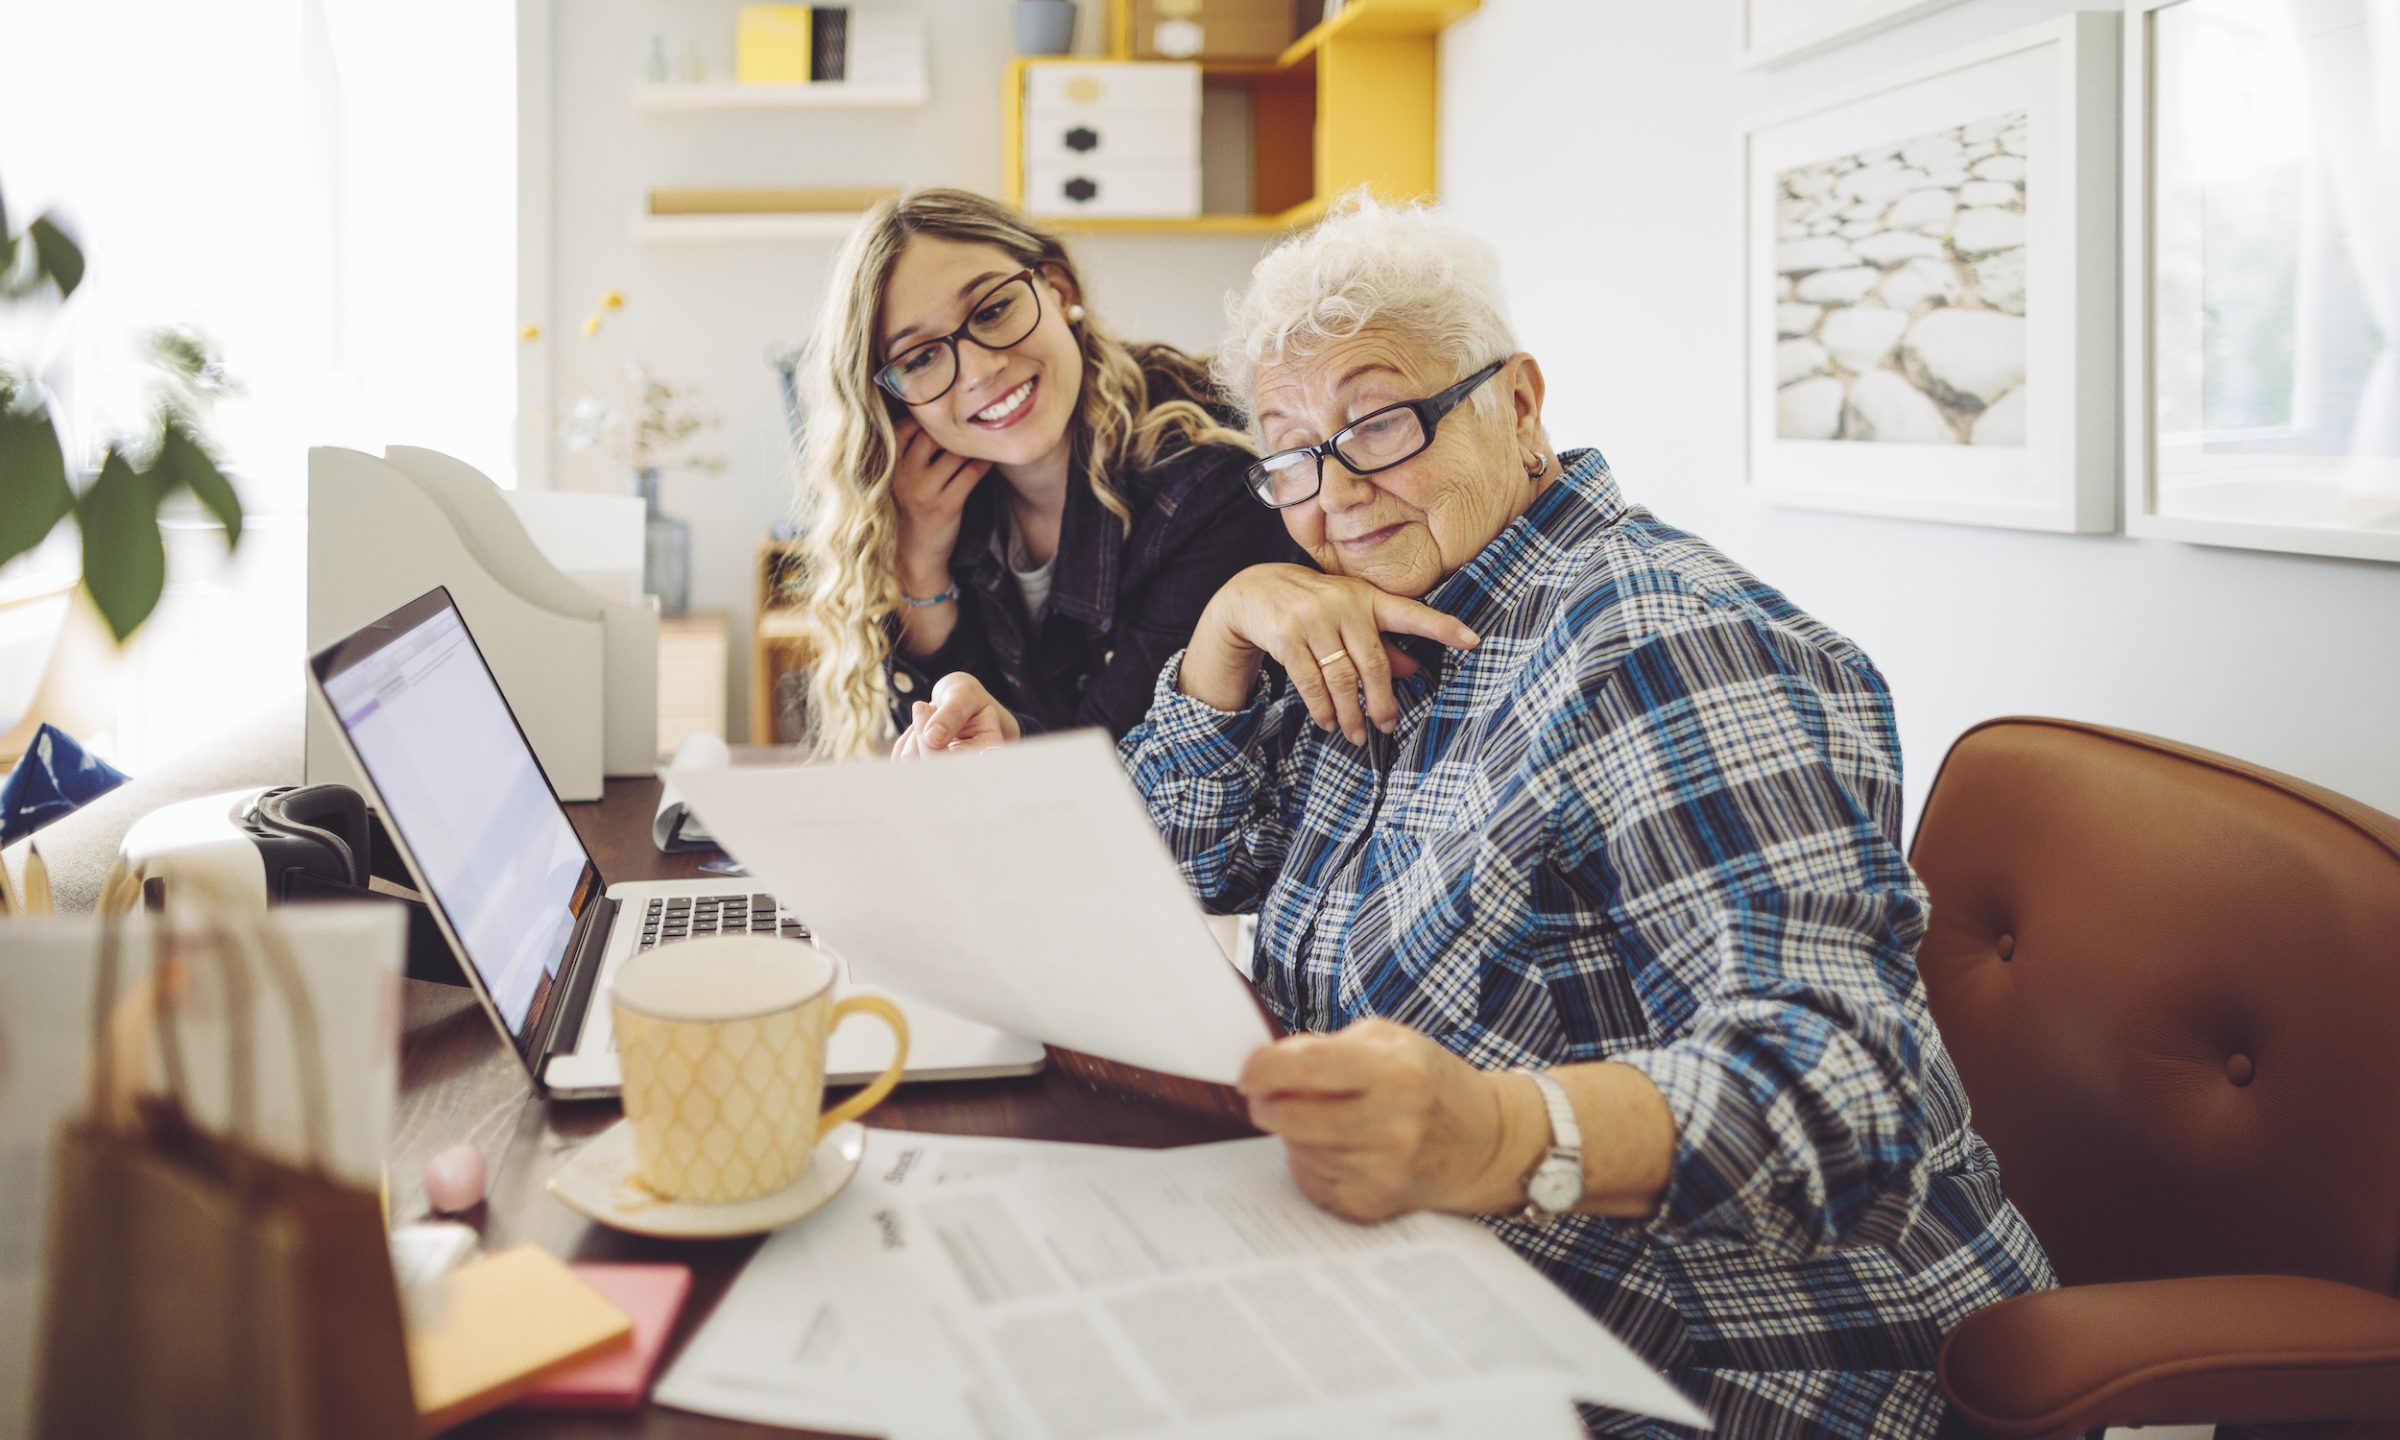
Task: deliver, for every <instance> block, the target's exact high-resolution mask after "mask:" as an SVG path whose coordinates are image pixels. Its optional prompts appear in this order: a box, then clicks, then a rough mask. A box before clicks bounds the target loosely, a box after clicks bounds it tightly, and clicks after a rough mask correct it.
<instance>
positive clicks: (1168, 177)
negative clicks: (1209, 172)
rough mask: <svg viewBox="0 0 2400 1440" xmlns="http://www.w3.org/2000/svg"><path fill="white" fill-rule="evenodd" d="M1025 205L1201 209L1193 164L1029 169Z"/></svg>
mask: <svg viewBox="0 0 2400 1440" xmlns="http://www.w3.org/2000/svg"><path fill="white" fill-rule="evenodd" d="M1025 209H1026V210H1027V212H1028V213H1030V214H1033V215H1037V216H1040V215H1100V216H1142V217H1150V218H1162V217H1163V218H1181V217H1187V216H1192V215H1197V214H1199V213H1200V167H1199V166H1198V165H1196V164H1193V165H1184V166H1170V165H1162V164H1142V163H1138V162H1137V163H1131V164H1117V165H1080V166H1078V165H1064V164H1047V165H1036V166H1031V167H1029V168H1028V169H1027V170H1026V172H1025Z"/></svg>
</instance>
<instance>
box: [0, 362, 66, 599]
mask: <svg viewBox="0 0 2400 1440" xmlns="http://www.w3.org/2000/svg"><path fill="white" fill-rule="evenodd" d="M4 389H5V387H0V390H4ZM9 398H13V395H12V396H10V397H9ZM73 508H75V492H74V491H73V490H71V489H69V488H68V487H67V462H66V457H65V456H64V455H61V454H60V453H59V449H58V432H57V431H56V430H54V429H52V428H51V426H50V412H49V411H48V410H47V409H45V408H44V407H42V406H41V405H39V404H37V405H35V406H34V407H33V408H32V409H30V410H18V409H14V408H9V407H8V406H7V404H6V401H5V400H4V399H0V565H5V564H7V563H8V562H9V561H10V560H12V559H14V558H16V557H17V556H19V555H22V554H24V553H25V552H26V551H28V550H31V549H32V548H33V547H34V546H36V545H39V544H41V543H42V539H43V537H44V536H46V535H48V534H49V533H50V530H51V527H53V526H55V525H57V524H58V522H59V521H60V520H61V519H62V518H64V517H65V515H66V513H67V512H68V511H69V510H72V509H73Z"/></svg>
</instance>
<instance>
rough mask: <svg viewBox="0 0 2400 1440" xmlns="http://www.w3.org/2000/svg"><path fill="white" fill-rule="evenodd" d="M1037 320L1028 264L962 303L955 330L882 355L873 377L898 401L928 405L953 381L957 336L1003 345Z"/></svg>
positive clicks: (1037, 293)
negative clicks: (962, 316) (963, 311)
mask: <svg viewBox="0 0 2400 1440" xmlns="http://www.w3.org/2000/svg"><path fill="white" fill-rule="evenodd" d="M1041 323H1042V292H1041V287H1039V286H1037V285H1035V284H1034V283H1033V272H1032V271H1031V270H1019V271H1018V272H1017V273H1016V274H1014V275H1011V276H1009V277H1008V278H1007V279H1006V280H1003V281H1001V282H1000V283H999V284H997V285H994V286H993V287H992V288H991V289H989V290H986V291H984V292H983V298H982V299H980V300H977V301H976V302H975V303H974V304H972V305H970V306H968V307H967V318H966V321H965V323H963V324H961V325H960V326H959V327H958V328H957V329H956V330H953V331H951V332H950V333H949V334H947V335H943V336H939V337H937V338H935V339H932V340H924V341H920V342H918V343H917V344H914V345H911V346H909V347H908V348H907V349H906V350H903V351H901V352H900V353H899V354H897V355H895V356H893V357H892V358H891V359H890V360H888V361H886V362H885V363H884V366H883V368H882V369H880V370H878V371H876V372H875V383H876V384H878V385H880V386H882V387H883V388H884V390H885V391H886V392H887V393H889V394H890V395H891V397H892V398H893V399H895V400H898V401H899V402H900V403H902V404H903V405H930V404H932V403H933V402H934V401H936V400H939V399H941V398H942V397H943V396H944V395H947V394H949V393H950V387H951V386H953V385H956V384H957V383H958V342H959V341H961V340H972V341H974V342H975V343H976V344H978V345H980V346H982V347H983V348H984V349H986V350H1006V349H1008V348H1009V347H1010V346H1012V345H1017V344H1021V343H1023V342H1024V339H1025V337H1026V336H1028V335H1031V334H1032V333H1033V327H1034V326H1036V325H1039V324H1041Z"/></svg>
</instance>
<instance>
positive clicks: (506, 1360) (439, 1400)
mask: <svg viewBox="0 0 2400 1440" xmlns="http://www.w3.org/2000/svg"><path fill="white" fill-rule="evenodd" d="M429 1310H430V1315H429V1317H428V1318H427V1320H426V1321H425V1323H424V1324H423V1325H421V1326H420V1327H418V1328H417V1329H415V1330H413V1331H412V1332H410V1334H409V1337H408V1372H409V1377H410V1379H411V1380H412V1381H413V1382H414V1383H415V1385H416V1391H417V1421H418V1430H419V1433H421V1434H427V1435H430V1434H432V1433H433V1432H435V1431H437V1430H447V1429H448V1428H450V1427H451V1426H453V1425H456V1424H457V1423H458V1422H460V1421H461V1420H466V1419H469V1418H471V1417H473V1416H476V1415H480V1414H482V1413H483V1412H485V1411H486V1410H496V1409H498V1408H499V1407H500V1406H502V1405H505V1404H507V1403H508V1402H509V1401H511V1400H514V1399H516V1398H517V1397H518V1396H520V1395H522V1394H524V1393H525V1392H526V1391H528V1390H531V1389H532V1388H533V1387H534V1386H536V1385H538V1384H540V1383H541V1382H542V1381H544V1380H546V1379H548V1378H549V1377H550V1376H551V1375H552V1374H555V1373H557V1372H558V1371H559V1370H561V1369H563V1368H565V1367H567V1366H569V1365H572V1364H573V1363H574V1362H576V1361H578V1360H581V1359H583V1358H585V1357H586V1356H590V1355H595V1354H599V1353H601V1352H603V1351H606V1350H608V1349H610V1348H611V1347H615V1348H619V1349H623V1348H628V1345H627V1342H628V1340H629V1339H630V1337H631V1336H632V1334H633V1318H632V1317H631V1316H629V1315H627V1314H626V1313H625V1312H624V1311H623V1310H621V1309H619V1308H618V1307H617V1306H616V1305H615V1304H614V1303H613V1302H611V1301H610V1300H608V1299H607V1298H606V1297H605V1296H603V1295H602V1294H601V1293H600V1292H599V1291H597V1290H595V1289H593V1288H592V1287H591V1285H590V1284H588V1283H586V1282H585V1281H584V1280H582V1279H581V1278H579V1277H578V1276H577V1275H576V1274H575V1272H574V1271H572V1270H570V1269H568V1268H567V1266H566V1264H565V1262H563V1261H561V1260H559V1259H557V1258H556V1257H555V1256H553V1255H551V1254H550V1253H549V1252H548V1251H546V1250H543V1249H542V1248H541V1247H539V1246H536V1245H519V1246H518V1247H516V1248H515V1249H513V1250H503V1251H501V1252H500V1253H498V1254H496V1255H487V1256H485V1257H483V1258H482V1259H480V1260H470V1261H468V1262H467V1263H466V1264H464V1265H461V1266H459V1267H458V1268H457V1269H456V1270H453V1271H451V1272H450V1273H449V1274H448V1275H446V1276H444V1277H443V1278H442V1282H441V1288H440V1290H439V1292H438V1297H437V1298H436V1300H435V1301H434V1303H433V1304H432V1305H431V1306H430V1307H429Z"/></svg>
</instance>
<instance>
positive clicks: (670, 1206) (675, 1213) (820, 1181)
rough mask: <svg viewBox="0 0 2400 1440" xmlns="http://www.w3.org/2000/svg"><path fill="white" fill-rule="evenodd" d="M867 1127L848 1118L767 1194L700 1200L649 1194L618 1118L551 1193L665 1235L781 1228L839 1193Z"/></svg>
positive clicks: (565, 1168)
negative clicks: (804, 1165)
mask: <svg viewBox="0 0 2400 1440" xmlns="http://www.w3.org/2000/svg"><path fill="white" fill-rule="evenodd" d="M866 1149H867V1129H866V1127H865V1126H864V1125H860V1124H858V1123H857V1122H856V1121H852V1122H851V1123H849V1124H846V1125H839V1126H836V1127H834V1130H833V1132H832V1133H831V1134H829V1135H827V1136H826V1137H825V1138H824V1139H823V1140H820V1141H818V1142H817V1148H816V1152H815V1153H814V1154H812V1155H811V1156H809V1160H808V1169H807V1170H806V1171H804V1172H802V1174H801V1176H800V1178H799V1179H797V1180H795V1181H793V1182H792V1183H791V1184H789V1185H786V1186H785V1187H783V1188H782V1189H781V1190H778V1191H775V1192H774V1193H773V1194H771V1195H761V1196H759V1197H758V1198H757V1199H755V1200H734V1201H729V1202H727V1203H725V1204H722V1205H702V1204H696V1203H693V1202H691V1201H686V1200H669V1199H666V1198H665V1197H663V1196H660V1195H655V1194H652V1193H651V1191H650V1189H649V1188H648V1187H647V1186H645V1185H643V1184H642V1183H641V1182H640V1181H639V1180H636V1179H635V1178H634V1176H633V1123H632V1122H631V1121H629V1120H619V1121H618V1122H617V1123H616V1124H614V1125H611V1126H609V1127H608V1128H607V1129H606V1130H603V1131H601V1132H600V1133H599V1134H598V1135H595V1136H593V1137H592V1138H591V1140H590V1141H588V1142H587V1143H586V1144H585V1145H584V1147H583V1148H582V1149H580V1150H578V1151H576V1152H575V1153H574V1154H573V1155H572V1156H570V1157H569V1158H568V1160H567V1163H566V1164H564V1165H562V1166H560V1167H559V1171H558V1173H557V1174H556V1175H553V1176H551V1177H550V1193H551V1194H553V1195H556V1196H557V1197H558V1198H559V1199H560V1200H561V1201H564V1202H565V1203H566V1204H567V1206H568V1207H569V1208H571V1209H574V1210H579V1211H581V1212H583V1213H584V1214H585V1215H588V1216H590V1217H591V1218H592V1219H594V1220H597V1221H599V1222H600V1223H601V1224H603V1225H607V1226H611V1227H613V1228H615V1229H618V1230H630V1231H632V1232H633V1233H634V1234H636V1235H655V1236H657V1237H659V1238H660V1239H662V1240H722V1239H727V1238H730V1237H732V1236H736V1235H757V1234H761V1233H763V1232H765V1231H768V1230H780V1229H782V1228H783V1227H784V1226H786V1225H789V1224H791V1223H792V1222H793V1221H795V1220H797V1219H799V1218H800V1217H802V1216H804V1215H806V1214H808V1213H809V1212H810V1211H813V1210H815V1209H816V1208H817V1207H818V1206H820V1205H822V1204H824V1203H825V1202H826V1201H828V1200H831V1199H832V1198H833V1197H834V1196H836V1195H839V1194H841V1193H842V1187H843V1186H845V1185H847V1184H849V1183H850V1177H851V1176H853V1175H855V1174H857V1173H858V1161H859V1157H860V1156H862V1155H864V1154H865V1153H866Z"/></svg>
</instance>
